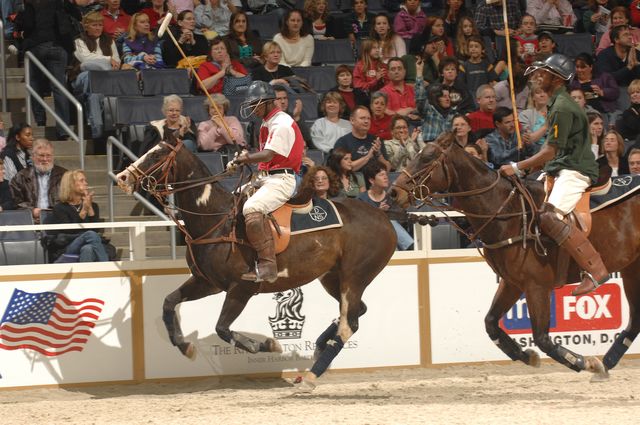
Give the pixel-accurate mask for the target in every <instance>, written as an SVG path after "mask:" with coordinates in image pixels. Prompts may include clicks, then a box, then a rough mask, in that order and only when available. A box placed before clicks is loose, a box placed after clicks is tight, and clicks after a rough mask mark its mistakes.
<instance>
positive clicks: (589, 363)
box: [526, 286, 608, 380]
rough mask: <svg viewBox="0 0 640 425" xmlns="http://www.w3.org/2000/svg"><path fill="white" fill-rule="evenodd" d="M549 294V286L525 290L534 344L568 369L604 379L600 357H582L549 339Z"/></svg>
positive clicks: (594, 378) (605, 375)
mask: <svg viewBox="0 0 640 425" xmlns="http://www.w3.org/2000/svg"><path fill="white" fill-rule="evenodd" d="M550 296H551V288H541V287H539V286H535V287H533V288H529V289H528V290H527V291H526V297H527V308H528V309H529V316H530V317H531V329H532V331H533V340H534V341H535V343H536V345H537V346H538V348H540V349H541V350H542V351H543V352H544V353H546V354H547V355H548V356H549V357H551V358H552V359H553V360H555V361H557V362H558V363H560V364H563V365H565V366H567V367H568V368H569V369H571V370H575V371H576V372H581V371H583V370H586V371H589V372H592V373H593V374H594V377H593V379H592V380H606V379H607V378H608V373H607V371H606V369H605V367H604V366H603V364H602V362H601V361H600V359H598V358H597V357H584V356H582V355H581V354H577V353H574V352H573V351H571V350H569V349H567V348H565V347H563V346H562V345H561V344H554V343H553V341H551V338H550V337H549V320H550V308H551V300H550Z"/></svg>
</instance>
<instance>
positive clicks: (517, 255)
mask: <svg viewBox="0 0 640 425" xmlns="http://www.w3.org/2000/svg"><path fill="white" fill-rule="evenodd" d="M529 189H530V193H531V194H532V195H533V198H534V200H535V204H536V205H537V206H538V207H539V206H540V205H541V203H542V201H543V199H544V192H543V188H542V185H541V184H539V183H537V182H532V183H530V184H529ZM512 191H514V181H513V180H509V179H505V178H501V177H500V175H499V174H498V173H497V172H496V171H493V170H491V169H490V168H489V167H487V166H486V165H485V164H484V163H483V162H482V161H481V160H478V159H476V158H474V157H472V156H471V155H469V154H468V153H466V152H465V151H464V149H463V148H462V147H461V146H460V145H458V144H457V143H456V142H455V139H454V137H453V135H452V134H450V133H447V134H444V135H441V136H440V137H439V138H438V139H437V140H436V143H429V144H427V146H426V147H425V148H424V149H423V150H422V151H421V152H420V154H419V155H418V156H417V157H416V158H415V159H414V160H413V161H412V162H411V163H410V164H409V165H408V166H407V168H406V170H405V173H404V174H402V175H400V176H399V177H398V179H397V180H396V182H395V184H394V188H393V189H392V196H393V197H395V198H396V199H397V201H398V202H399V203H400V205H402V206H405V207H406V206H407V205H408V204H409V203H410V202H411V200H412V198H418V199H424V200H425V201H426V202H427V203H429V202H430V200H432V199H433V196H432V195H433V194H434V193H435V192H440V193H448V194H449V196H451V197H453V198H454V199H455V202H456V206H457V207H459V208H460V209H461V210H463V211H465V212H467V217H468V220H469V222H470V223H471V226H472V228H473V229H476V231H479V236H480V238H481V239H482V241H483V242H484V243H485V249H484V255H485V257H486V260H487V262H488V263H489V265H490V266H491V268H492V269H493V270H494V271H495V272H496V274H498V275H499V276H501V277H502V278H503V279H502V280H501V282H500V285H499V287H498V291H497V292H496V295H495V297H494V299H493V302H492V304H491V308H490V309H489V312H488V314H487V315H486V317H485V326H486V330H487V333H488V334H489V337H490V338H491V339H492V340H493V341H494V343H496V345H498V347H499V348H500V349H501V350H502V351H503V352H504V353H505V354H506V355H507V356H509V357H510V358H511V359H512V360H520V361H522V362H524V363H526V364H528V365H531V366H538V365H539V364H540V361H539V356H538V354H537V353H536V352H535V351H533V350H526V351H523V350H522V349H521V348H520V346H519V345H518V344H516V343H515V342H514V341H513V340H512V339H511V338H510V337H509V336H508V335H507V334H506V333H505V332H504V331H503V330H502V329H501V328H500V327H499V325H498V322H499V320H500V318H501V317H502V316H503V315H504V314H505V313H506V312H507V311H508V310H509V309H510V308H511V307H512V306H513V305H514V303H515V302H516V301H517V300H518V299H519V298H520V296H521V294H522V293H524V294H525V296H526V299H527V307H528V309H529V315H530V317H531V324H532V332H533V337H534V341H535V343H536V345H537V346H538V347H539V348H540V349H541V350H542V351H543V352H545V353H546V354H547V355H548V356H549V357H551V358H552V359H554V360H556V361H558V362H560V363H562V364H564V365H565V366H567V367H569V368H571V369H573V370H575V371H581V370H588V371H590V372H593V373H595V375H594V376H593V378H592V379H593V380H601V379H606V378H607V376H608V373H607V370H608V369H611V368H613V367H614V366H615V365H616V364H617V363H618V361H619V360H620V358H621V357H622V356H623V355H624V353H625V352H626V350H627V349H628V347H629V346H630V345H631V342H632V341H633V340H634V338H635V337H636V335H638V332H639V331H640V213H639V211H640V196H637V195H636V196H633V197H631V198H628V199H626V200H624V201H622V202H618V203H616V204H614V205H612V206H610V207H608V208H605V209H603V210H600V211H597V212H595V213H594V214H593V226H592V231H591V235H590V240H591V241H592V243H593V245H594V246H595V248H596V249H597V250H598V252H600V253H601V255H602V259H603V260H604V263H605V265H606V266H607V270H609V271H620V273H621V274H622V278H623V280H624V289H625V293H626V296H627V299H628V301H629V307H630V308H629V311H630V318H629V324H628V326H627V328H626V330H624V331H623V332H621V333H620V335H619V337H618V338H617V339H616V340H615V342H614V343H613V345H612V347H611V348H610V349H609V351H608V352H607V354H606V356H605V357H604V367H603V365H602V362H600V360H599V359H597V358H595V357H589V358H584V357H583V356H582V355H580V354H576V353H573V352H571V351H569V350H567V349H566V348H564V347H562V346H561V345H560V344H554V343H553V342H552V340H551V339H550V337H549V321H550V296H551V291H552V290H553V289H554V286H555V282H556V274H557V271H556V265H557V263H558V252H559V249H558V247H557V246H555V244H545V245H546V246H547V250H548V255H544V254H543V253H540V251H541V250H540V249H536V247H535V241H532V240H529V241H528V243H527V245H526V247H523V241H522V240H521V239H520V238H519V236H520V235H522V234H523V221H525V218H526V222H528V223H530V221H531V214H530V213H531V208H527V207H526V206H524V207H523V203H522V202H521V200H520V198H519V197H518V196H517V195H516V196H511V195H510V194H511V193H512ZM516 193H517V192H516ZM524 205H526V203H525V204H524ZM501 208H502V209H501ZM523 210H524V211H523ZM523 213H525V214H523ZM494 216H496V217H495V218H494ZM525 227H529V225H526V226H525ZM534 233H535V232H534ZM510 238H512V239H513V242H512V243H510V242H509V239H510ZM500 245H503V246H500ZM487 246H494V248H487ZM538 248H539V247H538ZM579 280H580V279H579V270H578V267H577V265H576V264H574V263H573V262H572V264H571V265H570V268H569V276H568V279H567V280H566V281H568V282H578V281H579Z"/></svg>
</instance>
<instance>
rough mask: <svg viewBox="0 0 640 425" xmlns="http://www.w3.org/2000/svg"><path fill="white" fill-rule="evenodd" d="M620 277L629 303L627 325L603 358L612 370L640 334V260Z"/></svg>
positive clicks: (626, 269)
mask: <svg viewBox="0 0 640 425" xmlns="http://www.w3.org/2000/svg"><path fill="white" fill-rule="evenodd" d="M621 275H622V281H623V283H624V293H625V295H626V296H627V301H628V303H629V324H628V325H627V328H626V329H625V330H623V331H622V332H620V335H618V337H617V338H616V340H615V341H614V342H613V345H612V346H611V348H609V351H607V354H605V356H604V359H603V363H604V366H605V367H606V368H607V369H613V368H614V367H615V366H616V365H617V364H618V362H619V361H620V359H621V358H622V356H623V355H624V353H626V352H627V350H628V349H629V347H631V344H632V343H633V340H634V339H636V337H637V336H638V332H640V259H638V260H636V262H635V263H634V264H632V265H631V266H629V267H627V268H625V269H624V270H623V271H622V272H621Z"/></svg>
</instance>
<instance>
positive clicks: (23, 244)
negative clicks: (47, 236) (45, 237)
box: [0, 209, 44, 265]
mask: <svg viewBox="0 0 640 425" xmlns="http://www.w3.org/2000/svg"><path fill="white" fill-rule="evenodd" d="M30 224H33V217H32V216H31V210H28V209H21V210H9V211H2V212H0V227H5V226H17V225H30ZM0 251H1V252H0V265H19V264H42V263H44V249H43V248H42V245H40V237H39V235H38V233H37V232H36V231H34V230H28V231H19V232H0Z"/></svg>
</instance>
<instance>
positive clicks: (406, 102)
mask: <svg viewBox="0 0 640 425" xmlns="http://www.w3.org/2000/svg"><path fill="white" fill-rule="evenodd" d="M403 84H404V83H403ZM380 91H381V92H383V93H386V94H387V109H390V110H392V111H394V112H396V111H399V110H400V109H403V108H414V109H415V107H416V92H415V91H414V90H413V86H410V85H408V84H404V87H403V90H402V91H401V90H399V89H397V88H396V87H394V86H393V83H389V84H387V85H385V86H384V87H383V88H382V89H380Z"/></svg>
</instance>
